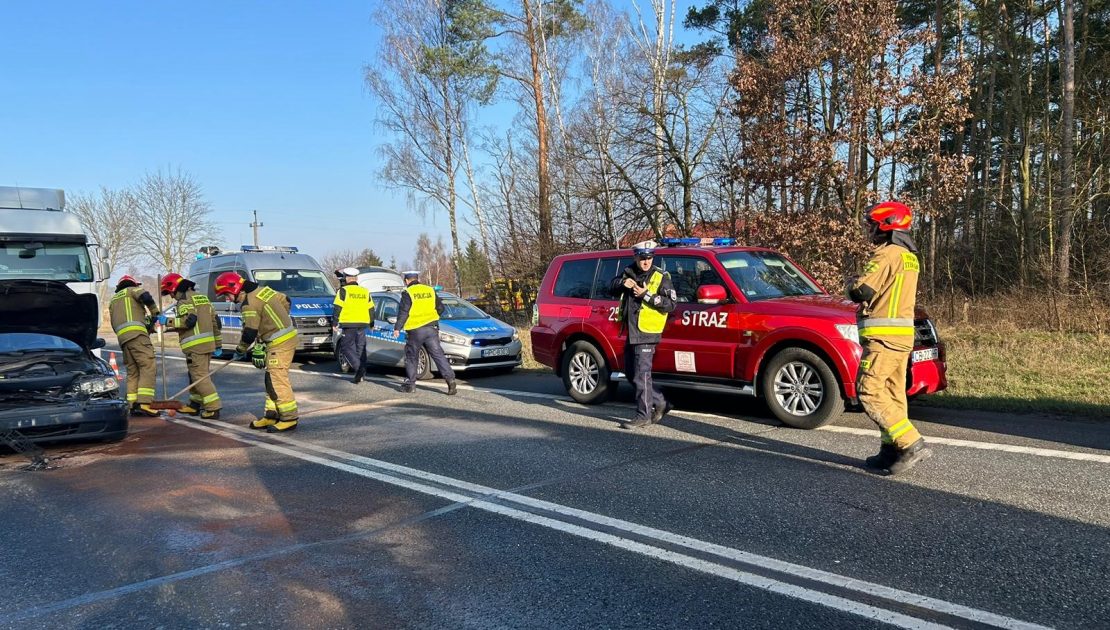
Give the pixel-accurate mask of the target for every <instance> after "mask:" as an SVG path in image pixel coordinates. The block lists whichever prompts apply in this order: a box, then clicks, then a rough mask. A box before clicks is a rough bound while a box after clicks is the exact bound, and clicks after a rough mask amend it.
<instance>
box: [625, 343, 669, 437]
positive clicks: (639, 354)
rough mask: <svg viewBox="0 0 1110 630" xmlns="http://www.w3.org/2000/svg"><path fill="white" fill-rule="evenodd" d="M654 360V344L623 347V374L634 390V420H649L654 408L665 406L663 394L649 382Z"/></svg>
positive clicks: (626, 345)
mask: <svg viewBox="0 0 1110 630" xmlns="http://www.w3.org/2000/svg"><path fill="white" fill-rule="evenodd" d="M654 360H655V344H653V343H637V344H632V343H629V344H625V346H624V374H625V377H626V378H628V382H629V383H632V386H633V387H635V388H636V417H635V418H634V419H635V420H645V419H649V418H651V414H652V411H653V410H654V409H655V408H656V407H662V406H663V405H665V404H667V401H666V400H664V399H663V392H661V391H659V388H658V387H656V386H655V384H654V383H652V382H651V364H652V362H653V361H654Z"/></svg>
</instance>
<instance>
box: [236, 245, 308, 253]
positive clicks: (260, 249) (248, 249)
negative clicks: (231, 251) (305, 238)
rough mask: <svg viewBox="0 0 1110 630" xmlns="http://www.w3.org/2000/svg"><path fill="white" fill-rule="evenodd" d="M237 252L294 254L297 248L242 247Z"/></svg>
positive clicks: (275, 246)
mask: <svg viewBox="0 0 1110 630" xmlns="http://www.w3.org/2000/svg"><path fill="white" fill-rule="evenodd" d="M239 251H243V252H265V253H279V254H296V253H297V248H296V247H290V246H287V245H243V246H242V247H241V248H239Z"/></svg>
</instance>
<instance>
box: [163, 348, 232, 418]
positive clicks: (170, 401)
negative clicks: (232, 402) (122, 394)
mask: <svg viewBox="0 0 1110 630" xmlns="http://www.w3.org/2000/svg"><path fill="white" fill-rule="evenodd" d="M231 357H232V358H230V359H228V360H227V361H224V363H223V365H221V366H220V367H218V368H216V369H214V370H209V371H208V374H205V375H204V378H201V379H197V382H196V383H189V384H188V385H186V386H185V387H183V388H182V389H181V391H178V392H174V394H173V396H168V397H167V399H166V400H156V401H154V402H152V403H150V408H151V409H172V410H174V411H177V410H178V409H181V408H182V407H183V406H184V405H183V404H181V401H180V400H175V399H176V398H177V397H178V396H180V395H182V394H184V393H185V392H187V391H189V390H190V389H191V388H192V387H193V386H194V385H196V384H197V383H199V382H201V381H206V380H208V379H210V378H212V375H213V374H215V373H216V372H219V371H220V370H222V369H224V368H225V367H227V366H229V365H231V362H232V361H234V360H235V355H234V353H233V354H232V355H231Z"/></svg>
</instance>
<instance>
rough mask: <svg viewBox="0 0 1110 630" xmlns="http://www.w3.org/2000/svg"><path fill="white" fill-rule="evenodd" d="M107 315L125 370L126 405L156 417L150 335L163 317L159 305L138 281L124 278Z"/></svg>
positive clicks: (153, 366)
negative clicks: (121, 352) (156, 322)
mask: <svg viewBox="0 0 1110 630" xmlns="http://www.w3.org/2000/svg"><path fill="white" fill-rule="evenodd" d="M147 313H149V315H148V314H147ZM108 315H109V317H110V318H111V320H112V330H114V331H115V333H116V339H118V340H119V346H120V349H122V350H123V363H124V365H126V366H127V402H129V403H131V413H132V415H140V416H157V415H158V411H157V410H156V409H151V408H150V403H151V402H152V401H153V400H154V382H155V380H157V377H158V374H157V367H156V366H157V364H156V363H155V361H154V344H152V343H150V333H151V331H153V330H154V322H155V321H158V318H159V317H160V316H161V315H162V313H161V311H160V310H159V309H158V304H157V303H155V301H154V297H152V296H151V295H150V293H149V292H148V291H144V290H143V288H142V287H141V286H139V281H138V280H135V279H134V278H132V277H131V276H124V277H122V278H120V279H119V283H117V284H116V293H115V295H113V296H112V301H111V302H110V303H109V306H108Z"/></svg>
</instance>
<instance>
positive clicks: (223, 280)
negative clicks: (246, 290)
mask: <svg viewBox="0 0 1110 630" xmlns="http://www.w3.org/2000/svg"><path fill="white" fill-rule="evenodd" d="M242 290H243V277H242V276H240V275H239V274H237V273H235V272H234V271H225V272H223V273H221V274H220V275H218V276H216V295H230V296H231V297H235V296H237V295H239V292H240V291H242Z"/></svg>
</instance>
